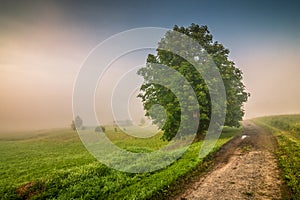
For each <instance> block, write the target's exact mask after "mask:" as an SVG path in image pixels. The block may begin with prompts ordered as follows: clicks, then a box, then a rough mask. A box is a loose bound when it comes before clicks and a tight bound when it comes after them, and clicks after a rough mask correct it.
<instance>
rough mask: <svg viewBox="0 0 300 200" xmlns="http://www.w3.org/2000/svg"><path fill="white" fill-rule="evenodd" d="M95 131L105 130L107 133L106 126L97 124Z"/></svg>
mask: <svg viewBox="0 0 300 200" xmlns="http://www.w3.org/2000/svg"><path fill="white" fill-rule="evenodd" d="M95 132H103V133H105V126H97V127H96V128H95Z"/></svg>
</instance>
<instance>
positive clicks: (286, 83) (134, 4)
mask: <svg viewBox="0 0 300 200" xmlns="http://www.w3.org/2000/svg"><path fill="white" fill-rule="evenodd" d="M299 9H300V3H299V2H298V1H257V0H254V1H238V0H228V1H226V0H224V1H63V0H57V1H37V0H36V1H32V0H29V1H9V0H5V1H3V0H2V1H0V27H1V28H0V72H1V73H0V85H1V86H0V92H1V94H2V95H1V96H2V104H1V105H0V123H1V124H0V127H6V128H2V129H3V130H4V129H5V130H6V129H7V130H8V129H9V128H10V127H12V126H13V125H14V124H18V126H19V127H20V128H23V129H26V128H33V127H34V128H50V127H60V126H68V125H69V122H70V119H71V118H72V106H71V102H72V87H73V83H74V80H75V78H76V75H77V72H78V70H79V69H80V65H81V63H82V62H83V60H84V58H85V57H86V56H87V55H88V53H89V52H90V50H91V49H92V48H94V47H95V46H96V45H97V44H98V43H99V42H101V41H103V40H105V39H106V38H108V37H110V36H112V35H113V34H116V33H119V32H121V31H125V30H128V29H131V28H138V27H147V26H152V27H163V28H172V27H173V26H174V25H175V24H177V25H179V26H188V25H190V24H191V23H196V24H199V25H207V26H208V27H209V30H210V31H211V33H212V35H213V36H214V39H215V40H217V41H219V42H220V43H222V44H224V45H225V47H226V48H228V49H229V50H230V51H231V53H230V58H231V59H232V60H233V61H234V62H235V63H236V64H237V67H239V68H241V69H242V71H243V72H244V81H245V84H246V87H247V89H248V90H249V91H250V92H251V95H252V96H251V98H250V99H249V102H248V103H247V104H246V106H245V109H246V118H251V117H255V116H261V115H270V114H282V113H300V104H299V102H300V92H299V90H298V87H299V82H300V79H299V76H298V74H299V73H300V60H299V54H300V39H299V35H300V12H299ZM28 105H34V106H28ZM37 122H38V123H37Z"/></svg>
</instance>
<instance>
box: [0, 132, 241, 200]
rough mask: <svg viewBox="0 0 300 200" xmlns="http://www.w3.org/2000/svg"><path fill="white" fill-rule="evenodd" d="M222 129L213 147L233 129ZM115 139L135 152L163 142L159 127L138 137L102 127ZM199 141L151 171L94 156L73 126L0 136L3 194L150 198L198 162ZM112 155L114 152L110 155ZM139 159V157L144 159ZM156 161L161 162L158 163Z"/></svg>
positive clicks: (18, 196)
mask: <svg viewBox="0 0 300 200" xmlns="http://www.w3.org/2000/svg"><path fill="white" fill-rule="evenodd" d="M237 131H238V130H237V129H235V130H230V131H226V132H225V133H224V134H222V135H221V138H220V140H219V141H218V143H217V145H216V147H215V149H214V151H216V150H217V149H218V148H220V146H222V145H223V144H224V143H225V142H227V141H229V140H230V139H231V138H232V137H234V136H235V135H236V134H237ZM105 134H106V135H107V136H108V137H109V138H110V139H111V140H112V141H113V143H115V144H116V145H118V146H120V147H121V148H124V149H128V150H130V151H133V152H150V151H155V150H157V149H159V148H161V147H162V146H164V145H166V142H165V141H162V140H160V137H161V136H162V133H161V132H160V133H158V134H157V135H155V136H153V137H152V138H148V139H138V138H134V137H131V136H128V135H126V134H124V133H122V132H118V133H115V132H114V131H113V127H109V126H107V127H106V133H105ZM200 145H201V142H198V143H194V144H193V145H191V146H190V148H189V149H188V151H187V152H186V153H185V154H184V155H183V156H182V157H181V158H180V159H179V160H178V161H176V162H175V163H173V164H172V165H170V166H169V167H167V168H164V169H161V170H159V171H156V172H152V173H144V174H131V173H123V172H119V171H116V170H113V169H111V168H108V167H106V166H105V165H102V164H100V163H99V162H98V161H96V160H95V159H94V158H93V157H92V156H91V155H90V154H89V153H88V152H87V151H86V149H85V147H84V146H83V145H82V143H81V141H80V139H79V138H78V136H77V135H76V134H75V133H74V132H73V131H71V130H54V131H48V132H37V133H28V134H20V135H18V136H14V135H7V136H5V137H4V136H2V137H0V150H1V153H2V156H1V157H0V196H1V198H2V199H24V198H27V197H30V198H31V199H149V198H151V197H153V196H160V195H162V194H163V193H165V191H166V190H167V189H168V188H169V187H170V186H171V185H173V184H174V183H175V182H176V180H178V179H179V178H180V177H183V176H185V175H186V174H188V173H190V171H192V170H194V169H195V168H196V167H197V166H199V165H202V164H203V161H202V160H200V159H199V158H198V153H199V149H200ZM112 159H113V158H112ZM142 164H143V163H137V165H142ZM158 164H160V163H158Z"/></svg>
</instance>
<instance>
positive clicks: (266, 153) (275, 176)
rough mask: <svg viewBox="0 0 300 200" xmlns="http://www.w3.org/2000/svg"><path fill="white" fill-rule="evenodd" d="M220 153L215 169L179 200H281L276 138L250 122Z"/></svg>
mask: <svg viewBox="0 0 300 200" xmlns="http://www.w3.org/2000/svg"><path fill="white" fill-rule="evenodd" d="M243 126H244V132H243V134H242V136H241V137H238V138H235V139H234V140H233V141H232V142H229V143H228V144H226V145H225V146H224V147H223V148H222V149H221V151H219V152H218V154H217V155H216V157H215V159H214V162H215V163H214V167H213V168H212V170H210V171H209V172H208V173H207V174H205V175H203V176H201V177H199V179H198V180H197V181H195V182H194V183H192V184H191V185H190V186H189V187H188V189H187V190H185V191H184V192H183V193H182V194H181V195H179V196H177V197H176V198H175V199H181V200H183V199H213V200H216V199H222V200H223V199H228V200H232V199H281V185H282V181H281V178H280V171H279V169H278V167H277V162H276V158H275V156H274V151H275V149H276V139H275V138H274V137H273V135H271V134H270V133H269V132H267V131H265V130H263V129H262V128H260V127H258V126H256V125H255V124H254V123H252V122H250V121H245V122H243Z"/></svg>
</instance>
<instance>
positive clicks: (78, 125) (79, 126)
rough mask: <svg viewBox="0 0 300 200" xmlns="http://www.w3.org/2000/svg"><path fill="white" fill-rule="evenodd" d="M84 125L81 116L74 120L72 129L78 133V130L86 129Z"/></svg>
mask: <svg viewBox="0 0 300 200" xmlns="http://www.w3.org/2000/svg"><path fill="white" fill-rule="evenodd" d="M82 125H83V121H82V119H81V118H80V117H79V116H77V117H76V118H75V120H72V123H71V129H72V130H74V131H76V129H82V128H84V127H83V126H82Z"/></svg>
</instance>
